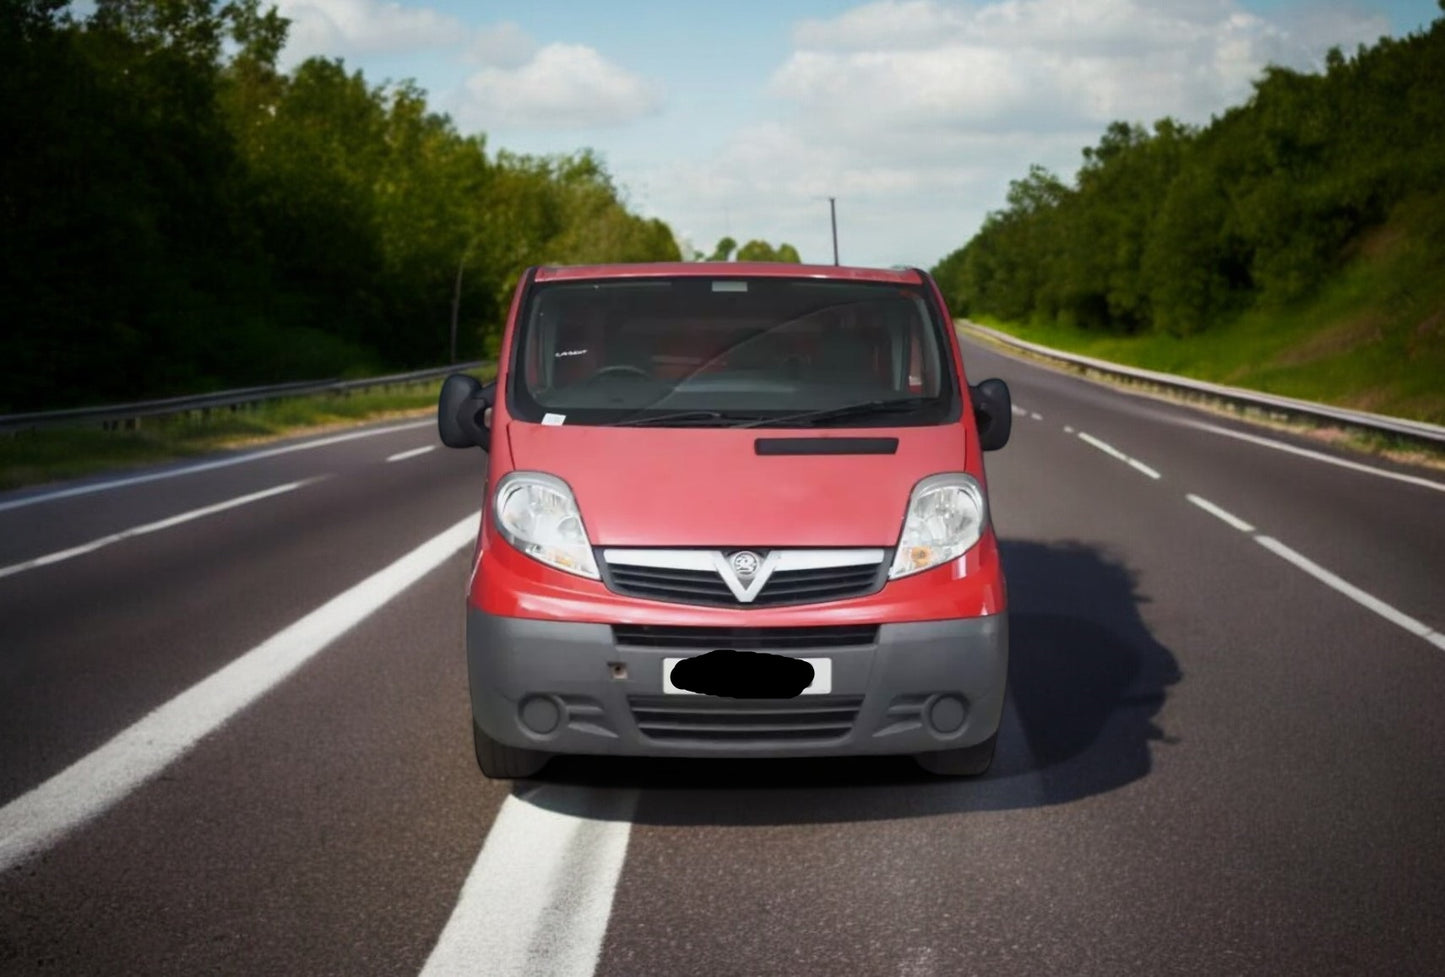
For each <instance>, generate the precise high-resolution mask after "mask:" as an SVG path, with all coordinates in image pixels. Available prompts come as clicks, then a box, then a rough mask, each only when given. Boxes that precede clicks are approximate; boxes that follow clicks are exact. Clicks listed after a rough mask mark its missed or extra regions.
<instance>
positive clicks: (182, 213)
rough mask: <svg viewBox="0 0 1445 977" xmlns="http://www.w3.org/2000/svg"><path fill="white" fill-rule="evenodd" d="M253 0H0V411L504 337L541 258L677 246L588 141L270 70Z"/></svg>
mask: <svg viewBox="0 0 1445 977" xmlns="http://www.w3.org/2000/svg"><path fill="white" fill-rule="evenodd" d="M287 27H288V24H287V21H286V20H285V19H284V18H282V17H280V16H279V15H278V14H277V12H276V10H275V9H274V8H262V7H261V5H260V0H230V2H225V3H219V2H213V0H97V2H96V3H95V5H94V10H93V12H92V13H91V14H90V15H89V16H86V17H83V18H76V17H74V16H73V15H72V14H71V13H69V11H68V4H67V3H66V0H5V2H4V3H3V4H0V63H3V64H4V65H5V70H4V71H3V72H0V143H3V144H4V145H5V146H6V147H7V149H6V151H5V152H4V153H3V154H0V303H3V309H4V311H3V315H0V319H3V322H4V325H3V337H4V338H3V347H4V348H3V353H0V412H4V411H15V410H26V409H39V408H46V407H58V406H67V405H70V404H78V403H94V402H103V401H108V400H124V399H133V398H139V397H152V396H164V395H168V394H174V393H184V392H192V391H197V390H205V389H215V388H218V387H229V386H239V385H246V384H252V383H270V382H277V381H282V380H288V379H310V378H320V377H327V376H335V375H338V374H345V373H365V372H374V371H384V370H393V369H406V368H413V367H420V366H429V365H434V364H437V363H441V362H446V361H447V360H448V358H449V357H450V355H451V353H452V349H451V343H452V339H451V334H450V333H451V316H452V309H453V302H454V300H455V303H456V308H457V310H458V312H459V321H460V328H459V330H458V337H457V350H456V353H457V358H458V359H469V358H476V357H480V356H483V355H486V354H487V353H489V352H490V349H491V344H493V343H494V342H495V337H496V333H497V330H498V328H499V326H500V323H501V321H502V319H503V317H504V315H505V313H506V309H507V303H508V301H509V299H510V296H511V293H512V290H513V288H514V287H515V284H516V281H517V279H518V276H519V275H520V274H521V272H522V271H523V270H524V269H525V268H526V267H528V266H529V265H533V264H543V263H581V262H599V261H650V260H678V259H679V258H680V254H679V251H678V247H677V244H676V243H675V241H674V238H673V234H672V232H671V230H670V229H669V228H668V226H667V225H666V224H664V223H663V222H661V221H659V220H648V219H644V218H642V217H639V216H637V215H636V214H634V213H632V212H631V211H630V210H629V209H628V207H627V204H626V201H625V198H624V195H623V193H622V192H621V191H620V190H619V189H618V187H617V186H615V185H614V183H613V181H612V179H611V177H610V176H609V174H608V172H607V170H606V168H605V167H604V165H603V164H602V162H601V161H600V160H599V159H598V158H597V157H596V156H595V155H594V154H592V153H591V152H589V151H586V150H582V151H579V152H577V153H574V154H571V155H563V156H553V157H533V156H523V155H516V154H512V153H507V152H489V151H488V147H487V146H486V142H485V139H484V137H483V136H480V135H463V134H462V133H460V132H458V131H457V129H456V128H455V126H454V125H453V124H452V122H451V121H450V119H448V118H447V117H446V116H444V115H441V114H438V113H437V112H435V111H433V110H432V109H431V108H429V106H428V105H427V99H426V94H425V93H424V92H423V91H421V90H420V89H418V88H417V87H415V86H414V85H412V84H410V83H401V84H386V85H376V84H372V83H371V82H369V81H368V80H367V79H366V78H365V77H363V75H362V73H361V72H359V71H351V70H348V69H347V68H346V67H345V65H344V64H343V63H342V62H341V61H340V60H334V59H327V58H312V59H310V60H307V61H305V62H304V63H302V64H301V65H299V66H298V67H296V68H295V69H294V70H292V71H290V72H289V73H283V72H281V71H280V70H278V68H277V57H278V55H279V53H280V51H281V50H282V48H283V46H284V45H285V42H286V36H287Z"/></svg>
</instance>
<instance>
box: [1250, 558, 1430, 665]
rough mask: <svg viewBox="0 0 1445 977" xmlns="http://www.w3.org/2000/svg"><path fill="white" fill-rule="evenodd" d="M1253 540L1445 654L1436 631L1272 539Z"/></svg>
mask: <svg viewBox="0 0 1445 977" xmlns="http://www.w3.org/2000/svg"><path fill="white" fill-rule="evenodd" d="M1254 540H1255V542H1256V543H1258V544H1259V545H1260V546H1263V547H1264V548H1265V549H1267V550H1269V551H1270V552H1271V553H1274V554H1275V555H1277V556H1281V557H1284V559H1286V560H1288V561H1289V562H1290V563H1293V564H1294V565H1295V566H1297V567H1299V568H1300V569H1301V570H1303V571H1304V572H1305V573H1308V574H1309V575H1310V576H1312V577H1314V578H1315V579H1316V580H1318V581H1320V582H1321V583H1324V584H1327V585H1328V586H1330V587H1333V588H1334V589H1335V590H1337V591H1339V592H1340V593H1342V594H1344V595H1345V596H1346V597H1348V598H1350V600H1353V601H1355V602H1356V603H1358V604H1361V605H1362V606H1364V607H1367V608H1369V609H1370V610H1372V611H1374V612H1375V613H1376V614H1378V615H1380V616H1381V617H1383V618H1384V619H1385V620H1387V621H1389V622H1390V623H1391V624H1396V625H1398V626H1400V627H1402V628H1404V629H1405V630H1406V631H1409V632H1410V633H1411V634H1414V635H1417V636H1419V637H1421V638H1424V639H1425V640H1426V641H1428V642H1430V643H1431V644H1432V645H1434V646H1435V647H1437V648H1439V649H1441V650H1442V651H1445V634H1441V633H1440V632H1439V631H1435V630H1433V629H1432V628H1430V627H1429V626H1428V625H1426V624H1423V623H1421V622H1420V621H1417V620H1415V619H1414V618H1413V617H1411V616H1410V615H1408V614H1406V613H1404V612H1403V611H1399V610H1396V609H1395V608H1394V607H1391V606H1390V605H1389V604H1386V603H1385V602H1384V601H1382V600H1380V599H1379V598H1378V597H1375V596H1373V595H1372V594H1368V593H1366V592H1365V591H1363V590H1361V589H1360V588H1359V587H1356V586H1355V585H1354V584H1352V583H1350V582H1349V581H1348V580H1344V579H1342V578H1340V577H1337V576H1335V575H1334V574H1333V573H1331V572H1330V571H1328V570H1326V569H1325V568H1324V567H1322V566H1320V565H1319V564H1318V563H1315V562H1314V561H1313V560H1311V559H1309V558H1308V557H1306V556H1302V555H1301V554H1299V553H1296V552H1295V551H1294V550H1292V549H1290V548H1289V547H1288V546H1286V545H1284V544H1283V543H1281V542H1280V541H1279V540H1277V539H1275V538H1273V537H1272V536H1256V537H1255V538H1254Z"/></svg>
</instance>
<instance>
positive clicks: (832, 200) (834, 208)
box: [828, 197, 838, 265]
mask: <svg viewBox="0 0 1445 977" xmlns="http://www.w3.org/2000/svg"><path fill="white" fill-rule="evenodd" d="M837 201H838V198H837V197H829V198H828V213H829V214H830V215H831V216H832V219H833V264H835V265H836V264H837V263H838V203H837Z"/></svg>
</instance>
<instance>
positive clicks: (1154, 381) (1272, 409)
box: [958, 319, 1445, 449]
mask: <svg viewBox="0 0 1445 977" xmlns="http://www.w3.org/2000/svg"><path fill="white" fill-rule="evenodd" d="M958 325H959V326H961V327H962V328H963V329H964V330H966V331H968V332H973V333H975V334H977V335H979V336H981V337H983V338H985V339H990V340H993V341H994V342H997V343H1000V344H1002V345H1004V346H1011V347H1013V348H1015V349H1021V350H1024V351H1025V352H1029V353H1033V354H1034V355H1036V356H1041V357H1043V358H1045V359H1050V360H1054V361H1056V362H1059V363H1063V364H1066V365H1068V366H1072V367H1075V368H1078V369H1081V370H1082V371H1083V372H1084V373H1086V374H1087V373H1090V372H1093V373H1097V374H1102V375H1104V376H1106V377H1109V378H1111V379H1123V380H1129V381H1132V382H1135V383H1144V384H1149V385H1151V386H1155V387H1162V388H1164V389H1166V390H1169V391H1171V392H1173V393H1176V394H1185V395H1187V396H1191V397H1194V398H1198V399H1204V400H1212V401H1215V402H1222V403H1226V404H1229V405H1230V406H1233V407H1238V408H1245V409H1248V410H1257V411H1264V412H1266V413H1268V414H1271V415H1275V416H1277V417H1282V418H1286V419H1291V420H1308V421H1313V422H1315V423H1320V422H1324V423H1328V424H1333V425H1339V426H1344V427H1349V428H1355V429H1357V430H1360V431H1367V432H1370V433H1373V434H1391V435H1395V436H1396V437H1401V438H1406V439H1409V440H1412V441H1415V442H1418V443H1420V444H1424V445H1427V446H1429V447H1432V448H1436V449H1439V448H1445V427H1442V426H1440V425H1439V424H1430V423H1428V422H1426V421H1413V420H1409V419H1408V418H1403V417H1390V416H1389V415H1387V414H1372V413H1369V412H1368V411H1357V410H1347V409H1345V408H1343V407H1332V406H1330V405H1328V404H1319V403H1315V402H1314V401H1311V400H1296V399H1294V398H1293V397H1279V396H1276V395H1274V394H1267V393H1261V392H1260V391H1258V390H1245V389H1242V388H1240V387H1226V386H1224V385H1223V384H1218V383H1208V382H1206V381H1204V380H1192V379H1190V378H1188V377H1181V376H1178V375H1177V374H1173V373H1160V372H1157V371H1155V370H1141V369H1138V368H1136V367H1132V366H1122V365H1120V364H1118V363H1110V362H1109V361H1107V360H1099V359H1094V358H1093V357H1091V356H1078V355H1076V354H1074V353H1064V352H1061V351H1059V350H1056V349H1050V348H1049V347H1047V346H1040V345H1039V344H1037V343H1030V342H1026V341H1025V340H1022V339H1016V338H1014V337H1013V336H1010V335H1008V334H1007V333H1003V332H999V331H998V330H997V329H990V328H988V327H987V326H980V325H979V324H978V323H976V322H969V321H968V320H967V319H960V320H958Z"/></svg>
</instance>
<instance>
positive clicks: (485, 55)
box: [467, 21, 537, 68]
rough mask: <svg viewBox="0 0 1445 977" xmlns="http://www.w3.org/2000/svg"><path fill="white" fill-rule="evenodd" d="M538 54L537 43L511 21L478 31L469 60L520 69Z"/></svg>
mask: <svg viewBox="0 0 1445 977" xmlns="http://www.w3.org/2000/svg"><path fill="white" fill-rule="evenodd" d="M536 53H537V42H536V41H534V40H532V38H531V36H530V35H528V33H527V32H526V31H524V30H522V28H520V27H518V26H517V25H516V24H515V23H513V22H511V21H503V22H501V23H499V24H490V25H488V26H486V27H482V28H480V29H479V30H477V32H476V34H475V36H473V38H472V40H471V43H470V50H469V51H468V52H467V58H468V60H470V61H479V62H481V63H482V64H487V65H493V66H496V67H501V68H520V67H521V66H522V65H524V64H526V63H527V62H528V61H530V60H531V59H532V57H533V56H534V55H535V54H536Z"/></svg>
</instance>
